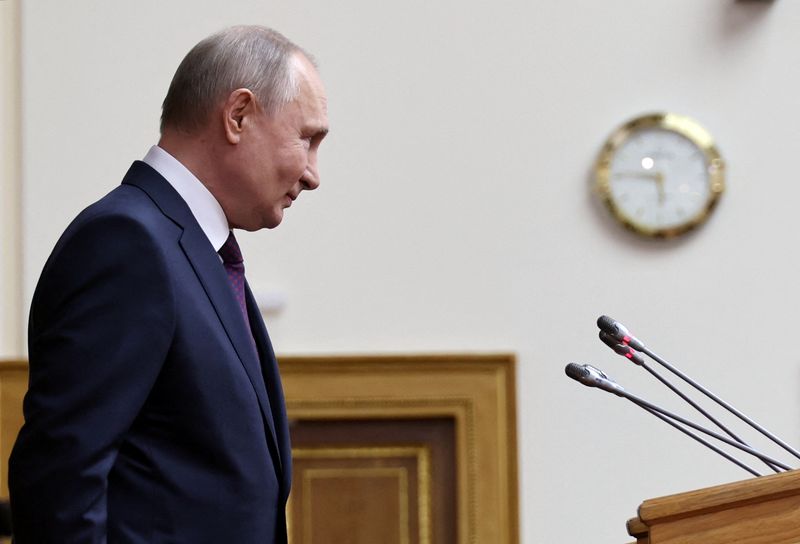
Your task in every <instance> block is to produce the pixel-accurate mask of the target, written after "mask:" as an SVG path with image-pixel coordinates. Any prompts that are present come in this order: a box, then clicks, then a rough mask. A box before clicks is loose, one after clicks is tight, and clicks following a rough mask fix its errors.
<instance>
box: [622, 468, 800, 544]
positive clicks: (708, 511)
mask: <svg viewBox="0 0 800 544" xmlns="http://www.w3.org/2000/svg"><path fill="white" fill-rule="evenodd" d="M628 534H630V535H631V536H633V537H636V539H637V540H636V543H635V544H701V543H702V544H732V543H735V544H797V543H800V470H793V471H790V472H783V473H781V474H773V475H770V476H762V477H760V478H753V479H751V480H745V481H742V482H735V483H731V484H725V485H720V486H715V487H709V488H706V489H700V490H697V491H689V492H687V493H679V494H677V495H670V496H667V497H660V498H657V499H649V500H646V501H644V502H643V503H642V504H641V505H640V506H639V516H638V517H636V518H633V519H631V520H629V521H628Z"/></svg>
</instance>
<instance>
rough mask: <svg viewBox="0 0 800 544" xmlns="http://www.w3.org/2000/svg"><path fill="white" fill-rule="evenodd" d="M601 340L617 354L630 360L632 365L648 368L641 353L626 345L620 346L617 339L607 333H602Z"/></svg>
mask: <svg viewBox="0 0 800 544" xmlns="http://www.w3.org/2000/svg"><path fill="white" fill-rule="evenodd" d="M600 340H602V341H603V343H604V344H605V345H607V346H608V347H610V348H611V349H613V350H614V351H615V352H616V353H617V354H619V355H622V356H623V357H626V358H628V359H630V361H631V362H632V363H634V364H636V365H639V366H645V367H646V365H645V364H644V357H642V356H641V354H639V352H637V351H634V349H633V348H631V347H630V346H628V345H626V344H620V343H619V342H618V341H617V339H616V338H614V337H613V336H611V335H610V334H608V333H607V332H606V331H600Z"/></svg>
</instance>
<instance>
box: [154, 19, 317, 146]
mask: <svg viewBox="0 0 800 544" xmlns="http://www.w3.org/2000/svg"><path fill="white" fill-rule="evenodd" d="M295 53H300V54H302V55H304V56H305V57H306V58H308V59H309V61H311V62H312V63H314V60H313V59H312V57H311V56H310V55H309V54H308V53H306V52H305V51H303V49H301V48H300V47H299V46H298V45H296V44H294V43H292V42H291V41H290V40H288V39H287V38H286V37H285V36H283V35H282V34H281V33H279V32H277V31H275V30H272V29H270V28H266V27H263V26H234V27H230V28H227V29H225V30H222V31H220V32H218V33H216V34H213V35H211V36H209V37H208V38H206V39H204V40H203V41H201V42H200V43H198V44H197V45H195V46H194V47H193V48H192V50H191V51H189V53H187V55H186V57H184V59H183V61H182V62H181V64H180V66H178V70H177V71H176V72H175V76H173V78H172V83H170V86H169V91H167V96H166V98H164V103H163V104H162V106H161V132H162V133H163V132H164V129H165V128H167V127H172V128H176V129H178V130H181V131H185V132H189V133H191V132H193V131H194V130H196V129H198V128H200V127H202V126H203V125H204V124H205V123H206V122H207V121H208V119H209V117H210V116H211V113H212V111H213V110H214V108H215V107H216V106H217V104H218V103H219V102H220V101H221V100H223V99H224V98H226V97H227V96H228V94H230V93H231V92H233V91H234V90H236V89H241V88H245V89H250V90H251V91H252V92H253V94H254V95H255V96H256V98H257V99H258V101H259V102H260V104H261V106H262V107H263V108H264V109H265V110H266V111H267V112H268V113H275V112H276V111H278V110H279V109H280V107H281V106H283V105H284V104H286V103H288V102H291V101H292V100H294V99H295V98H296V97H297V92H298V82H297V77H296V73H295V68H294V66H293V63H292V62H291V57H292V55H293V54H295Z"/></svg>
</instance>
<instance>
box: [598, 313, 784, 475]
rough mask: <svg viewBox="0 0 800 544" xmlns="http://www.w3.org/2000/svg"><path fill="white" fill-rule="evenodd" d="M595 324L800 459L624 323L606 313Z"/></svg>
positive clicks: (778, 439) (777, 439) (773, 436)
mask: <svg viewBox="0 0 800 544" xmlns="http://www.w3.org/2000/svg"><path fill="white" fill-rule="evenodd" d="M597 326H598V327H600V329H601V330H602V331H604V332H606V333H607V334H609V335H610V336H612V337H613V338H616V339H618V340H619V341H620V342H622V343H624V344H626V345H629V346H630V347H632V348H633V349H635V350H636V351H641V352H643V353H645V354H646V355H647V356H648V357H650V358H651V359H653V360H654V361H655V362H657V363H658V364H660V365H661V366H663V367H664V368H666V369H667V370H669V371H670V372H672V373H673V374H675V375H676V376H678V377H679V378H680V379H682V380H683V381H685V382H686V383H688V384H689V385H691V386H692V387H694V388H695V389H697V390H698V391H700V392H701V393H703V394H704V395H705V396H707V397H708V398H710V399H711V400H713V401H714V402H716V403H717V404H719V405H720V406H722V407H723V408H725V409H726V410H728V411H729V412H730V413H732V414H733V415H735V416H736V417H738V418H739V419H741V420H742V421H744V422H745V423H747V424H748V425H750V426H751V427H752V428H754V429H755V430H757V431H758V432H760V433H761V434H763V435H764V436H766V437H767V438H769V439H770V440H772V441H773V442H774V443H776V444H778V445H779V446H780V447H782V448H783V449H785V450H786V451H788V452H789V453H791V454H792V455H794V456H795V457H797V458H798V459H800V452H798V451H797V450H795V449H794V448H792V447H791V446H789V445H788V444H786V443H785V442H784V441H783V440H781V439H780V438H778V437H777V436H775V435H774V434H772V433H771V432H769V431H767V430H766V429H765V428H763V427H762V426H761V425H759V424H758V423H756V422H755V421H753V420H752V419H750V418H749V417H747V416H746V415H744V414H743V413H742V412H740V411H739V410H737V409H736V408H734V407H733V406H731V405H730V404H728V403H727V402H725V401H724V400H722V399H721V398H719V397H718V396H716V395H715V394H714V393H712V392H711V391H709V390H708V389H706V388H705V387H703V386H702V385H700V384H699V383H697V382H696V381H694V380H693V379H692V378H690V377H689V376H687V375H686V374H684V373H683V372H681V371H680V370H678V369H677V368H675V367H674V366H672V365H671V364H670V363H668V362H667V361H665V360H664V359H663V358H661V357H659V356H658V355H656V354H655V353H653V352H652V351H651V350H649V349H648V348H646V347H645V345H644V343H643V342H641V341H640V340H639V339H638V338H636V337H635V336H633V335H631V334H630V332H629V331H628V329H627V328H626V327H625V326H624V325H622V324H621V323H620V322H619V321H615V320H614V319H612V318H610V317H608V316H607V315H601V316H600V317H599V318H598V319H597Z"/></svg>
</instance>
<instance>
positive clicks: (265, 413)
mask: <svg viewBox="0 0 800 544" xmlns="http://www.w3.org/2000/svg"><path fill="white" fill-rule="evenodd" d="M122 183H125V184H129V185H135V186H137V187H139V188H140V189H142V190H143V191H144V192H145V193H147V194H148V195H149V196H150V198H151V199H152V200H153V202H155V204H156V205H157V206H158V207H159V209H161V211H162V212H163V213H164V214H165V215H167V216H168V217H170V218H171V219H172V220H173V221H175V222H176V223H177V224H179V225H180V226H181V227H183V234H182V236H181V239H180V246H181V248H182V250H183V252H184V254H185V255H186V258H187V259H188V260H189V262H190V263H191V265H192V268H193V269H194V271H195V273H196V274H197V277H198V278H199V280H200V283H201V284H202V285H203V289H204V290H205V292H206V295H207V296H208V298H209V299H210V301H211V304H212V305H213V306H214V309H215V311H216V313H217V316H218V317H219V320H220V322H221V323H222V326H223V328H224V329H225V332H226V333H227V335H228V338H229V339H230V341H231V343H232V344H233V347H234V349H235V350H236V354H237V355H238V357H239V360H240V361H241V364H242V366H243V367H244V370H245V372H246V373H247V377H248V378H249V380H250V383H251V385H252V387H253V389H254V390H255V393H256V397H257V398H258V404H259V407H260V408H261V414H262V417H263V419H264V421H265V424H266V427H267V428H268V429H269V433H268V434H269V437H268V442H270V444H269V446H270V448H269V449H270V452H271V453H272V455H273V457H274V458H275V459H274V461H275V462H274V464H275V468H276V471H278V473H279V474H280V472H281V469H280V467H281V455H280V453H279V444H278V440H277V437H276V435H275V424H274V422H273V415H272V409H271V407H270V402H269V399H268V398H267V391H266V388H265V385H264V381H265V380H264V378H265V376H264V375H263V374H262V370H261V365H260V363H259V360H258V354H257V353H256V352H255V350H254V349H253V343H252V341H251V339H250V336H249V331H248V330H247V328H246V324H245V322H244V319H243V317H242V312H241V310H240V308H239V305H238V303H237V302H236V299H235V297H233V296H232V292H231V288H230V284H229V282H228V277H227V275H226V273H225V268H224V267H223V265H222V262H221V261H220V259H219V255H217V253H216V252H215V251H214V248H213V247H212V246H211V243H210V242H209V241H208V238H207V237H206V235H205V233H203V230H202V229H201V228H200V225H199V224H198V223H197V220H196V219H195V218H194V216H193V215H192V212H191V210H190V209H189V207H188V206H187V205H186V202H184V201H183V199H182V198H181V197H180V195H179V194H178V193H177V192H176V191H175V190H174V189H173V188H172V186H171V185H170V184H169V183H168V182H167V181H166V180H165V179H164V178H163V177H161V175H160V174H158V173H157V172H156V171H155V170H153V169H152V168H151V167H150V166H148V165H146V164H145V163H143V162H139V161H137V162H135V163H134V164H133V166H131V169H130V170H129V171H128V174H127V175H126V176H125V179H123V181H122ZM250 296H251V297H252V295H250ZM254 336H257V335H255V334H254ZM257 341H258V339H257ZM270 353H271V349H270ZM277 401H278V399H275V402H277ZM281 402H282V398H281Z"/></svg>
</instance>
